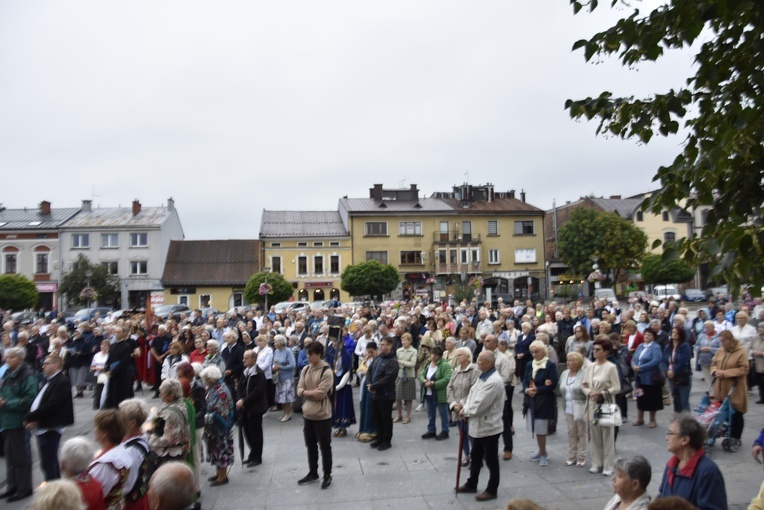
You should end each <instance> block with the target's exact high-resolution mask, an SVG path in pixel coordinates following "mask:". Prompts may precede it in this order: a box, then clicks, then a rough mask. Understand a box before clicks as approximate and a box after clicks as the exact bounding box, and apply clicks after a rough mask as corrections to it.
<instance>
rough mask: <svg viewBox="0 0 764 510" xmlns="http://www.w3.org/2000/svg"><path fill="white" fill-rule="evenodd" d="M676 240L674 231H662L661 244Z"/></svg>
mask: <svg viewBox="0 0 764 510" xmlns="http://www.w3.org/2000/svg"><path fill="white" fill-rule="evenodd" d="M673 242H676V233H674V232H664V233H663V244H669V243H673Z"/></svg>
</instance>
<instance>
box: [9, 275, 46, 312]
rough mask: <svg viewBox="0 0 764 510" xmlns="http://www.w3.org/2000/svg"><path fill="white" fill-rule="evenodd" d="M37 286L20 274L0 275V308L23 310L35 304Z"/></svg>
mask: <svg viewBox="0 0 764 510" xmlns="http://www.w3.org/2000/svg"><path fill="white" fill-rule="evenodd" d="M37 298H38V295H37V286H35V284H34V282H32V281H31V280H29V278H27V277H26V276H24V275H21V274H4V275H2V276H0V308H4V309H6V310H25V309H27V308H32V307H33V306H34V305H36V304H37Z"/></svg>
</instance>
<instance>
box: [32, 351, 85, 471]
mask: <svg viewBox="0 0 764 510" xmlns="http://www.w3.org/2000/svg"><path fill="white" fill-rule="evenodd" d="M62 368H63V361H62V360H61V358H59V357H58V356H55V355H51V356H48V357H47V358H45V361H43V363H42V372H43V374H44V375H45V385H44V386H43V387H42V389H41V390H40V393H38V394H37V398H35V400H34V402H33V403H32V407H31V409H30V410H29V414H27V415H26V417H25V418H24V422H25V424H26V428H27V430H31V431H32V433H33V434H35V435H36V436H37V447H38V449H39V450H40V467H41V468H42V472H43V474H44V475H45V481H46V482H48V481H50V480H57V479H59V478H61V472H60V471H59V463H58V445H59V444H60V443H61V434H62V433H63V432H64V427H67V426H69V425H71V424H73V423H74V404H73V402H72V390H71V387H70V385H69V379H68V378H67V377H66V375H65V374H64V372H63V371H62Z"/></svg>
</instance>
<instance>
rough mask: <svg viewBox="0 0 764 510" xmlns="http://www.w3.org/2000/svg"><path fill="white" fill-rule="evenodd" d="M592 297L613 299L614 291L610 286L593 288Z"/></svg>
mask: <svg viewBox="0 0 764 510" xmlns="http://www.w3.org/2000/svg"><path fill="white" fill-rule="evenodd" d="M594 297H596V298H597V299H604V300H606V301H613V300H614V299H615V291H614V290H613V289H610V288H602V289H595V290H594Z"/></svg>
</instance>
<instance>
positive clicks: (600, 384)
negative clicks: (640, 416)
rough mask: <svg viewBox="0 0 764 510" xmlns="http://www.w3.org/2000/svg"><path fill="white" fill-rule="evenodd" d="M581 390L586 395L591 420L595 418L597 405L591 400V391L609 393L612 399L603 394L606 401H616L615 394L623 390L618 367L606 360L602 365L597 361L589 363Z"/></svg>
mask: <svg viewBox="0 0 764 510" xmlns="http://www.w3.org/2000/svg"><path fill="white" fill-rule="evenodd" d="M581 391H583V392H584V395H586V403H587V406H586V407H587V409H588V413H589V421H592V420H593V419H594V410H595V408H596V406H594V405H592V401H591V400H589V393H591V392H593V391H596V392H600V393H605V392H606V393H609V394H610V399H608V398H607V397H606V396H604V395H603V398H604V399H605V402H606V403H615V396H616V395H618V393H620V391H621V381H620V380H619V379H618V369H617V368H616V366H615V365H614V364H612V363H611V362H609V361H606V362H605V363H604V364H602V365H598V364H597V363H596V362H595V363H592V364H591V365H589V368H587V369H586V374H585V375H584V382H583V383H581Z"/></svg>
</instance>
